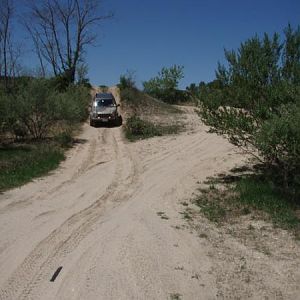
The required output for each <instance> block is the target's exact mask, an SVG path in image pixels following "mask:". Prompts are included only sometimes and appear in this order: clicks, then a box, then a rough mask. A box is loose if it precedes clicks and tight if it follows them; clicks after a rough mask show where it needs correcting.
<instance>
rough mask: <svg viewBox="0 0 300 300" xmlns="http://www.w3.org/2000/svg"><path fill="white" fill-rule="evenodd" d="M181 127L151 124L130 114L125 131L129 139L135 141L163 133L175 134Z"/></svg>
mask: <svg viewBox="0 0 300 300" xmlns="http://www.w3.org/2000/svg"><path fill="white" fill-rule="evenodd" d="M181 127H182V126H180V125H160V124H153V123H151V122H149V121H145V120H142V119H141V118H139V117H138V116H132V117H130V118H128V120H127V123H126V127H125V133H126V137H127V138H128V139H129V140H130V141H135V140H138V139H147V138H151V137H154V136H162V135H165V134H175V133H178V132H179V130H180V128H181Z"/></svg>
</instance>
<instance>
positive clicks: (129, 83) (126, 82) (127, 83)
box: [118, 71, 135, 91]
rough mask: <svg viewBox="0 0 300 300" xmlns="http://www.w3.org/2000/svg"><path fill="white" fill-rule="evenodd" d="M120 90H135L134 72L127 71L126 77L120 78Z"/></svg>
mask: <svg viewBox="0 0 300 300" xmlns="http://www.w3.org/2000/svg"><path fill="white" fill-rule="evenodd" d="M118 87H119V89H120V90H121V91H122V90H124V89H135V80H134V72H130V71H127V73H126V74H125V75H121V76H120V83H119V84H118Z"/></svg>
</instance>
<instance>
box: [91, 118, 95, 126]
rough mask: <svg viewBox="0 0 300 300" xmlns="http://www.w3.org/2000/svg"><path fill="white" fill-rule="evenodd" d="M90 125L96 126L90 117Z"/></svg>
mask: <svg viewBox="0 0 300 300" xmlns="http://www.w3.org/2000/svg"><path fill="white" fill-rule="evenodd" d="M90 126H92V127H94V126H95V123H94V121H93V120H91V119H90Z"/></svg>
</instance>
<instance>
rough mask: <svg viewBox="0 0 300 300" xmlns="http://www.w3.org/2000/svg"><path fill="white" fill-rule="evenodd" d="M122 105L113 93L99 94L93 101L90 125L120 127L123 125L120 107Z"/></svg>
mask: <svg viewBox="0 0 300 300" xmlns="http://www.w3.org/2000/svg"><path fill="white" fill-rule="evenodd" d="M119 106H120V104H117V103H116V100H115V98H114V96H113V94H111V93H97V94H96V96H95V98H94V99H93V101H92V105H91V112H90V125H91V126H95V125H96V124H101V123H102V124H103V123H110V124H114V125H119V124H120V123H121V115H120V114H119V111H118V107H119Z"/></svg>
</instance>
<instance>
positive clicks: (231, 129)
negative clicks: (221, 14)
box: [199, 25, 300, 198]
mask: <svg viewBox="0 0 300 300" xmlns="http://www.w3.org/2000/svg"><path fill="white" fill-rule="evenodd" d="M225 57H226V60H227V64H228V65H227V66H224V65H221V64H219V65H218V69H217V71H216V80H214V81H213V82H212V83H210V84H207V85H204V86H202V88H201V89H200V91H199V100H200V102H199V104H200V107H201V111H200V114H201V117H202V119H203V121H204V122H205V123H206V124H208V125H210V126H211V127H212V130H213V131H214V132H216V133H218V134H224V135H226V136H227V137H228V138H229V140H230V141H231V142H232V143H234V144H235V145H237V146H240V147H244V148H245V149H247V150H248V151H250V152H251V153H252V154H256V153H257V151H258V153H259V155H260V157H261V158H262V159H263V160H264V161H265V162H266V163H268V164H269V165H270V166H271V167H272V168H275V170H276V174H277V175H278V176H277V178H276V180H278V183H279V182H281V183H282V186H283V187H284V188H285V189H286V190H288V189H289V191H290V192H292V196H293V197H295V198H296V194H297V193H296V190H298V192H299V186H298V188H296V187H295V185H296V186H297V184H298V182H299V176H300V168H299V161H300V150H299V145H300V143H299V141H300V137H299V129H298V128H297V124H300V114H299V106H300V27H299V28H298V29H297V30H293V29H292V28H291V26H290V25H289V26H288V27H287V29H286V30H285V39H284V41H283V42H280V39H279V35H278V34H276V33H275V34H274V35H273V36H272V37H271V38H270V37H269V36H268V35H267V34H265V35H264V37H263V38H262V39H260V38H259V37H258V36H255V37H253V38H251V39H248V40H247V41H246V42H244V43H242V44H241V45H240V48H239V49H238V50H237V51H234V50H232V51H228V50H225ZM291 186H293V187H294V188H293V189H291V188H290V187H291Z"/></svg>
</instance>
